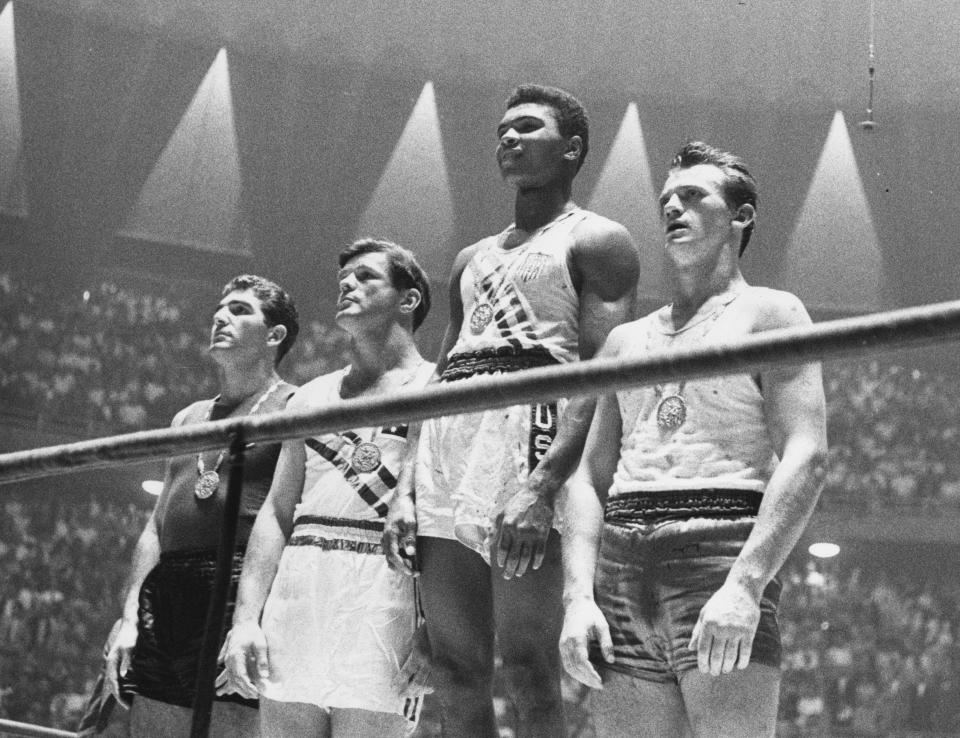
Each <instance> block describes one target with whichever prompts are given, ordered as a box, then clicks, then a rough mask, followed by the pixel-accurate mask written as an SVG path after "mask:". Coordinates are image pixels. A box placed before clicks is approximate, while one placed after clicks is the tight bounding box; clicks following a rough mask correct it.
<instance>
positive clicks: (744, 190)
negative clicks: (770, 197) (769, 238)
mask: <svg viewBox="0 0 960 738" xmlns="http://www.w3.org/2000/svg"><path fill="white" fill-rule="evenodd" d="M697 164H712V165H713V166H715V167H717V168H718V169H720V170H721V171H722V172H723V174H724V180H723V186H722V192H723V197H724V199H725V200H726V201H727V206H728V207H730V208H731V209H732V210H736V209H737V208H739V207H740V206H741V205H752V206H753V207H754V209H756V207H757V181H756V180H755V179H754V178H753V175H752V174H750V172H749V171H748V170H747V165H746V163H745V162H744V161H743V159H741V158H740V157H739V156H737V155H736V154H731V153H730V152H728V151H721V150H720V149H718V148H716V147H715V146H711V145H710V144H705V143H703V142H702V141H690V142H689V143H686V144H684V145H683V147H682V148H681V149H680V150H679V151H678V152H677V153H676V154H675V155H674V157H673V161H672V162H671V163H670V169H671V170H673V169H689V168H690V167H695V166H696V165H697ZM755 225H756V222H751V223H750V225H748V226H747V227H746V228H744V229H743V238H742V239H741V240H740V255H743V252H744V250H745V249H746V248H747V243H748V242H749V241H750V236H752V235H753V228H754V226H755Z"/></svg>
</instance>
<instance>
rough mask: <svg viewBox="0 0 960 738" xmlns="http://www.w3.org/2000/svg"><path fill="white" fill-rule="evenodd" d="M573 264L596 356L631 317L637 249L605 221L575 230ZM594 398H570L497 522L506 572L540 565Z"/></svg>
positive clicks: (587, 348)
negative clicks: (523, 483) (538, 457)
mask: <svg viewBox="0 0 960 738" xmlns="http://www.w3.org/2000/svg"><path fill="white" fill-rule="evenodd" d="M574 234H575V236H576V239H577V240H576V246H575V247H574V249H573V251H572V253H571V257H570V259H571V260H570V265H571V272H572V274H573V277H574V282H575V284H576V286H577V288H578V291H579V298H580V314H579V324H578V330H579V344H580V358H581V359H590V358H593V357H594V356H595V355H596V353H597V351H598V349H599V348H600V346H601V345H603V342H604V340H605V339H606V338H607V336H608V335H609V333H610V331H611V330H612V329H613V328H614V327H615V326H617V325H619V324H621V323H624V322H625V321H627V320H629V319H630V318H632V317H633V315H632V314H633V308H634V302H635V299H636V287H637V279H638V277H639V272H640V266H639V258H638V254H637V248H636V246H635V245H634V243H633V240H632V239H631V238H630V234H629V233H628V232H627V230H626V229H625V228H623V226H620V225H617V224H615V223H613V222H612V221H607V220H602V221H601V222H600V223H590V225H589V228H588V229H587V230H585V231H583V232H581V231H580V230H578V229H575V230H574ZM595 407H596V399H595V398H594V397H589V396H578V397H574V398H572V399H571V400H570V401H569V403H568V404H567V407H566V410H565V411H564V414H563V417H562V419H561V422H560V426H559V428H558V429H557V436H556V438H554V440H553V443H551V444H550V448H549V449H548V450H547V452H546V454H545V455H544V457H543V458H542V459H541V460H540V463H539V464H537V468H536V469H534V470H533V471H532V472H531V473H530V476H529V478H528V480H527V485H526V489H525V490H523V491H522V492H521V493H520V494H518V495H517V496H516V497H515V498H514V499H513V500H512V501H511V503H510V505H509V506H508V507H507V509H506V510H505V511H504V514H503V515H502V516H501V518H500V520H499V521H498V527H499V533H498V537H497V540H498V541H499V545H498V547H497V563H498V564H499V565H500V566H502V567H504V576H505V577H506V578H508V579H509V578H510V577H512V576H515V575H516V576H521V575H522V574H523V573H524V572H525V571H526V569H527V566H528V565H530V564H532V566H533V568H534V569H537V568H539V566H540V564H541V562H542V561H543V557H544V554H545V546H546V539H547V536H548V535H549V533H550V525H551V522H552V519H553V508H554V503H555V499H556V495H557V492H558V491H559V490H560V488H561V487H562V486H563V483H564V482H565V481H566V480H567V478H568V477H569V476H570V474H571V472H572V471H573V469H574V467H575V466H576V463H577V460H578V459H579V458H580V452H581V451H582V450H583V445H584V442H585V440H586V437H587V431H588V430H589V428H590V421H591V419H592V418H593V412H594V408H595Z"/></svg>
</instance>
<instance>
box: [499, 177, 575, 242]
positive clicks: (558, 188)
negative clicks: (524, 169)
mask: <svg viewBox="0 0 960 738" xmlns="http://www.w3.org/2000/svg"><path fill="white" fill-rule="evenodd" d="M572 186H573V181H572V180H571V181H567V182H564V183H563V184H562V185H554V186H550V187H541V188H531V189H520V190H517V197H516V200H515V202H514V208H513V218H514V223H515V224H516V227H517V229H518V230H522V231H527V232H528V233H529V232H530V231H535V230H537V229H538V228H542V227H543V226H545V225H546V224H547V223H549V222H550V221H551V220H553V219H554V218H556V217H557V216H558V215H560V214H561V213H563V212H564V211H566V210H570V209H571V208H573V207H575V205H574V203H573V200H572V199H571V193H572Z"/></svg>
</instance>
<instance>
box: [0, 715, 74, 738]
mask: <svg viewBox="0 0 960 738" xmlns="http://www.w3.org/2000/svg"><path fill="white" fill-rule="evenodd" d="M0 735H20V736H37V738H76V736H77V734H76V733H71V732H70V731H69V730H57V729H56V728H43V727H41V726H39V725H31V724H30V723H18V722H17V721H16V720H2V719H0Z"/></svg>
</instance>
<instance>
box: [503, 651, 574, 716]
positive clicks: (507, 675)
mask: <svg viewBox="0 0 960 738" xmlns="http://www.w3.org/2000/svg"><path fill="white" fill-rule="evenodd" d="M500 673H501V675H502V678H503V680H504V686H505V687H506V691H507V692H508V694H509V695H510V696H511V698H512V699H513V701H514V704H515V706H516V708H517V710H518V711H519V712H520V713H521V714H536V713H543V712H550V711H551V710H554V709H556V708H558V707H559V706H560V704H561V702H562V695H561V689H560V663H559V658H550V657H549V656H548V655H546V654H536V653H535V652H528V653H527V655H526V656H524V655H522V654H511V655H509V656H506V655H505V656H504V658H503V667H502V669H501V672H500Z"/></svg>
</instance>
